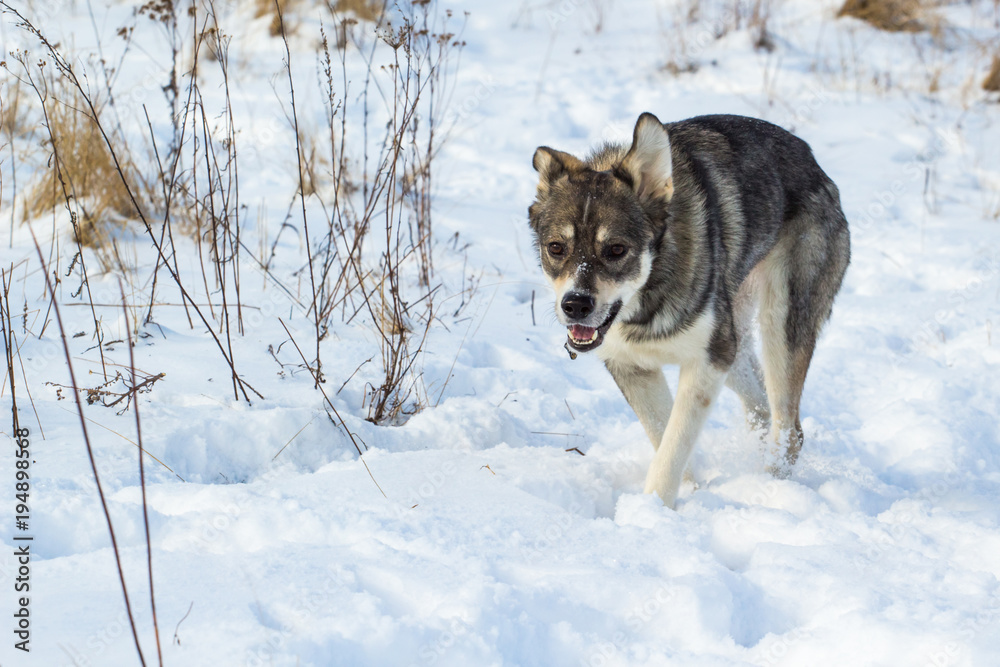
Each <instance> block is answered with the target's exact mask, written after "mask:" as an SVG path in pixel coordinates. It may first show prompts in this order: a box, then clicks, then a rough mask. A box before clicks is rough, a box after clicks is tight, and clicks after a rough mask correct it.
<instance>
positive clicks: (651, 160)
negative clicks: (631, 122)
mask: <svg viewBox="0 0 1000 667" xmlns="http://www.w3.org/2000/svg"><path fill="white" fill-rule="evenodd" d="M621 166H622V168H623V169H625V171H626V172H628V174H629V175H630V176H631V177H632V187H633V188H634V189H635V193H636V194H637V195H638V196H639V199H656V198H660V199H666V200H668V201H669V200H670V198H671V197H673V195H674V179H673V164H672V162H671V159H670V137H669V136H667V130H666V128H664V127H663V123H661V122H660V119H659V118H657V117H656V116H654V115H653V114H651V113H644V114H642V115H641V116H639V120H638V121H637V122H636V124H635V131H634V132H633V133H632V148H630V149H629V151H628V153H627V154H626V155H625V159H623V160H622V164H621Z"/></svg>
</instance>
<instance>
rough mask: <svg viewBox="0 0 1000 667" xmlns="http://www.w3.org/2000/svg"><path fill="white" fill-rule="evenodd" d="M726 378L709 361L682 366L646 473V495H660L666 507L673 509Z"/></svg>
mask: <svg viewBox="0 0 1000 667" xmlns="http://www.w3.org/2000/svg"><path fill="white" fill-rule="evenodd" d="M725 379H726V371H724V370H719V369H718V368H716V367H715V366H714V365H712V364H711V363H709V362H708V361H707V360H704V361H702V360H699V361H691V362H688V363H686V364H684V365H682V366H681V373H680V380H679V381H678V385H677V397H676V399H675V400H674V407H673V410H672V411H671V413H670V419H669V420H668V421H667V428H666V430H665V431H664V432H663V439H662V441H661V443H660V446H659V448H658V449H657V450H656V454H655V455H654V456H653V463H652V464H651V465H650V466H649V472H648V473H647V474H646V488H645V493H655V494H657V495H658V496H659V497H660V500H662V501H663V504H664V505H666V506H667V507H671V508H672V507H673V506H674V500H675V499H676V498H677V491H678V489H679V488H680V485H681V478H682V476H683V474H684V468H685V466H686V465H687V462H688V459H689V458H690V457H691V451H692V450H693V449H694V443H695V441H696V440H697V439H698V433H699V432H700V431H701V427H702V425H703V424H704V423H705V418H706V417H708V411H709V409H710V408H711V407H712V401H714V400H715V397H716V395H718V393H719V389H720V388H721V387H722V383H723V382H724V381H725Z"/></svg>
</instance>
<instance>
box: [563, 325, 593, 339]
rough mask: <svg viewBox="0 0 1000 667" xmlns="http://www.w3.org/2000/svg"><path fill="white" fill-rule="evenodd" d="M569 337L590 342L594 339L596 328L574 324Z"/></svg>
mask: <svg viewBox="0 0 1000 667" xmlns="http://www.w3.org/2000/svg"><path fill="white" fill-rule="evenodd" d="M569 335H570V336H572V337H573V338H575V339H577V340H590V339H591V338H593V337H594V327H585V326H583V325H582V324H574V325H573V326H571V327H570V328H569Z"/></svg>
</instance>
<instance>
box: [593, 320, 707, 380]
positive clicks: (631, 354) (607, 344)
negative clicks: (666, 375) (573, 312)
mask: <svg viewBox="0 0 1000 667" xmlns="http://www.w3.org/2000/svg"><path fill="white" fill-rule="evenodd" d="M714 326H715V315H714V314H713V310H712V309H711V308H708V309H706V312H705V313H704V314H702V315H701V316H700V317H699V318H698V319H697V320H695V322H694V324H693V325H692V326H690V327H688V328H687V329H685V330H684V331H681V332H680V333H678V334H676V335H674V336H670V337H669V338H662V339H659V340H651V341H641V342H633V341H629V340H626V339H625V337H624V336H623V332H622V325H621V323H620V322H616V323H615V324H613V325H612V326H611V328H610V329H609V330H608V333H607V334H605V336H604V343H603V344H602V345H601V346H600V347H599V348H597V349H596V350H594V353H595V354H596V355H597V356H598V358H600V359H601V360H602V361H609V360H613V361H615V362H618V363H624V364H630V365H634V366H638V367H640V368H648V369H656V368H662V367H663V366H664V365H666V364H677V365H680V364H684V363H685V362H688V361H695V360H701V359H704V358H705V356H706V350H707V349H708V343H709V341H710V340H711V338H712V332H713V329H714Z"/></svg>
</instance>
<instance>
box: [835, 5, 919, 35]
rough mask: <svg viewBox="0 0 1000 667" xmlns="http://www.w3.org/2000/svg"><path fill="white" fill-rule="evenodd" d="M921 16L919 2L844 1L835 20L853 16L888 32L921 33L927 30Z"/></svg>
mask: <svg viewBox="0 0 1000 667" xmlns="http://www.w3.org/2000/svg"><path fill="white" fill-rule="evenodd" d="M923 14H924V11H923V6H922V2H921V0H846V2H844V5H843V6H842V7H841V8H840V11H839V12H837V18H841V17H843V16H853V17H854V18H857V19H861V20H862V21H865V22H867V23H870V24H871V25H873V26H875V27H876V28H878V29H879V30H887V31H889V32H921V31H923V30H927V24H926V23H925V22H924V21H923Z"/></svg>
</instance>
